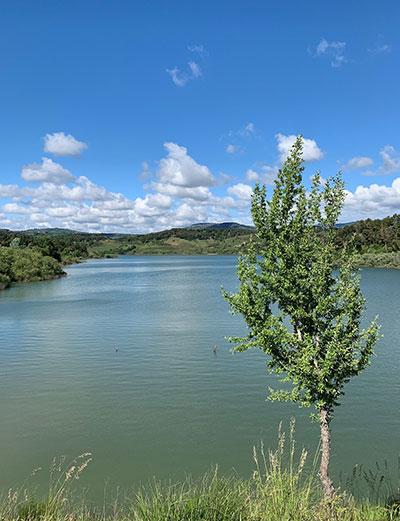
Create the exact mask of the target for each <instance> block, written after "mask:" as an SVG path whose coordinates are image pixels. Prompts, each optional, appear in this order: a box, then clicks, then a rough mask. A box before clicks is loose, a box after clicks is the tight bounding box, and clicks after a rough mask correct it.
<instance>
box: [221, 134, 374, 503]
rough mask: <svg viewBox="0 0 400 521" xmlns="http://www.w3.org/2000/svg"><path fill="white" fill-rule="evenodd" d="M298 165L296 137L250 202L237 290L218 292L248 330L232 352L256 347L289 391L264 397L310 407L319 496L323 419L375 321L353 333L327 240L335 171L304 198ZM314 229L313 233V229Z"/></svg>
mask: <svg viewBox="0 0 400 521" xmlns="http://www.w3.org/2000/svg"><path fill="white" fill-rule="evenodd" d="M303 171H304V165H303V160H302V140H301V136H299V137H298V138H297V140H296V142H295V144H294V145H293V147H292V150H291V155H290V156H289V157H288V159H287V160H286V161H285V163H284V165H283V167H282V169H281V170H279V174H278V177H277V179H276V181H275V188H274V192H273V195H272V198H271V199H270V200H269V201H267V199H266V189H265V186H262V187H260V186H258V185H256V187H255V189H254V193H253V198H252V207H251V211H252V216H253V222H254V224H255V226H256V228H257V234H256V236H255V239H254V240H252V241H251V242H250V245H249V248H248V253H247V255H242V256H240V257H239V265H238V271H237V275H238V278H239V280H240V287H239V291H238V293H234V294H228V293H227V292H225V291H224V292H223V293H224V296H225V298H226V299H227V300H228V301H229V303H230V305H231V307H232V310H233V312H234V313H240V314H241V315H242V316H243V318H244V319H245V321H246V323H247V327H248V335H247V337H245V338H231V339H230V340H231V341H232V342H234V343H236V344H238V345H237V347H236V348H235V349H234V351H235V352H238V351H245V350H247V349H249V348H259V349H261V350H262V351H264V352H265V353H266V354H267V355H269V360H268V369H269V371H270V372H275V373H276V374H277V375H278V376H282V377H283V378H282V380H281V381H282V382H291V383H292V385H293V387H292V388H291V389H290V390H288V389H287V388H286V387H285V388H284V389H281V390H278V391H274V390H272V389H270V396H269V399H271V400H282V401H291V402H295V403H299V404H300V405H301V406H306V407H309V406H311V405H314V406H315V408H316V410H317V413H318V417H316V419H318V421H319V423H320V427H321V464H320V467H319V471H318V475H319V477H320V479H321V483H322V486H323V488H324V493H325V498H326V499H327V500H331V499H332V498H333V496H334V487H333V482H332V479H331V478H330V476H329V474H328V466H329V461H330V424H331V420H332V418H333V411H334V408H335V407H336V406H338V405H340V397H341V395H343V394H344V392H343V387H344V385H345V384H346V383H347V382H348V381H349V380H350V379H351V377H353V376H357V375H358V374H359V373H360V372H361V371H362V370H363V369H364V368H365V367H366V366H367V365H369V363H370V362H369V361H370V358H371V356H372V355H373V347H374V344H375V343H376V341H377V340H378V338H379V326H378V325H377V324H376V321H373V322H372V323H371V325H370V326H369V327H368V328H367V329H363V330H360V323H361V318H362V314H363V309H364V304H365V299H364V298H363V297H362V294H361V291H360V288H359V277H355V276H354V274H353V273H352V255H351V253H350V252H349V251H348V249H347V248H346V247H344V248H343V249H342V250H341V251H340V252H339V269H338V274H337V275H336V276H335V275H334V271H335V269H336V267H337V259H338V251H337V246H336V244H335V239H336V229H335V226H336V223H337V219H338V217H339V215H340V212H341V209H342V206H343V201H344V197H345V195H344V186H343V182H342V181H341V179H340V176H339V175H338V176H337V177H336V178H330V179H328V181H327V182H326V183H325V185H324V186H323V187H322V186H321V180H320V176H319V174H317V175H316V176H315V177H314V179H313V185H312V189H311V192H310V194H309V195H308V194H307V192H306V189H305V187H304V185H303V184H302V174H303ZM316 227H317V229H318V230H323V233H318V234H316V233H315V228H316Z"/></svg>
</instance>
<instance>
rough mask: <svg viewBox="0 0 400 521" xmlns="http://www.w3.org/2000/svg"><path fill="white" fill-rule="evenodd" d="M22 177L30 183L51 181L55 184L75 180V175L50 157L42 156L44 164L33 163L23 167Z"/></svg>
mask: <svg viewBox="0 0 400 521" xmlns="http://www.w3.org/2000/svg"><path fill="white" fill-rule="evenodd" d="M21 177H22V179H24V180H25V181H27V182H28V183H42V182H50V183H55V184H61V183H68V182H71V181H74V179H75V176H73V175H72V174H71V172H70V171H69V170H67V169H66V168H63V167H62V166H61V165H60V164H59V163H55V162H54V161H53V160H52V159H49V158H48V157H42V164H41V165H39V164H37V163H32V164H30V165H27V166H24V167H22V172H21Z"/></svg>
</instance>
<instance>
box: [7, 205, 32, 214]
mask: <svg viewBox="0 0 400 521" xmlns="http://www.w3.org/2000/svg"><path fill="white" fill-rule="evenodd" d="M2 210H3V212H5V213H13V214H25V215H27V214H30V213H32V210H31V209H30V208H29V207H27V206H21V205H20V204H16V203H7V204H5V205H4V206H3V207H2Z"/></svg>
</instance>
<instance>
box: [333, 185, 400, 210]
mask: <svg viewBox="0 0 400 521" xmlns="http://www.w3.org/2000/svg"><path fill="white" fill-rule="evenodd" d="M399 209H400V177H397V178H396V179H395V180H394V181H393V183H392V185H391V186H385V185H378V184H376V183H374V184H372V185H371V186H369V187H366V186H361V185H360V186H358V187H357V188H356V190H355V191H354V193H352V192H349V191H346V199H345V203H344V209H343V213H342V217H344V220H356V219H366V218H367V217H371V218H382V217H386V216H387V215H392V214H393V213H398V212H399Z"/></svg>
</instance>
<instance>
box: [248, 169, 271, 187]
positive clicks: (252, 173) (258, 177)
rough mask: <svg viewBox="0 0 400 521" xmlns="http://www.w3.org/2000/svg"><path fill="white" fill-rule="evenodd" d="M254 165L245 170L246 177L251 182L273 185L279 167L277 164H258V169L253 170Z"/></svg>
mask: <svg viewBox="0 0 400 521" xmlns="http://www.w3.org/2000/svg"><path fill="white" fill-rule="evenodd" d="M255 168H256V167H254V168H250V169H249V170H247V172H246V174H245V175H246V179H247V180H248V181H250V182H251V183H263V184H265V185H269V186H273V185H274V182H275V179H276V177H277V175H278V171H279V168H278V166H277V165H275V166H268V165H259V166H257V169H258V170H260V171H259V172H257V171H256V170H255Z"/></svg>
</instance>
